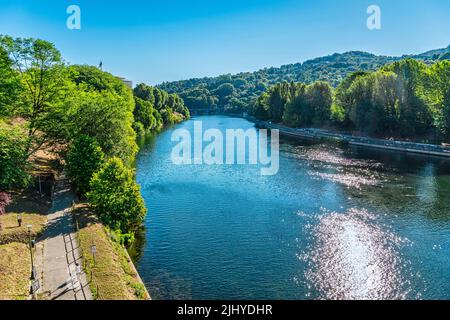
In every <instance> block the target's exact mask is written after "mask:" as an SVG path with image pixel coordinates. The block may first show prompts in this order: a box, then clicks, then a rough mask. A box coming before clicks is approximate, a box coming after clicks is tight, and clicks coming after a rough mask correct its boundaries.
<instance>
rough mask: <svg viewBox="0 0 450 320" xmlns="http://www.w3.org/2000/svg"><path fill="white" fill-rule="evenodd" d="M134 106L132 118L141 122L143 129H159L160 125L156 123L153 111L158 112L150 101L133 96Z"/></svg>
mask: <svg viewBox="0 0 450 320" xmlns="http://www.w3.org/2000/svg"><path fill="white" fill-rule="evenodd" d="M135 101H136V107H135V108H134V112H133V114H134V120H135V121H137V122H140V123H142V125H143V126H144V129H145V130H154V129H159V128H160V127H161V125H162V122H161V123H158V121H157V120H156V118H155V113H156V112H158V111H157V110H156V109H155V108H153V105H152V104H151V102H150V101H147V100H143V99H141V98H139V97H135Z"/></svg>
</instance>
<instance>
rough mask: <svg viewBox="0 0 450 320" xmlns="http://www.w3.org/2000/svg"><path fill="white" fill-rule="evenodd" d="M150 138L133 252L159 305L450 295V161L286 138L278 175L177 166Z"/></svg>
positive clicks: (225, 123) (207, 123)
mask: <svg viewBox="0 0 450 320" xmlns="http://www.w3.org/2000/svg"><path fill="white" fill-rule="evenodd" d="M194 120H197V121H198V120H201V121H202V122H203V127H204V128H205V129H207V128H217V129H220V130H222V131H224V130H225V129H227V128H242V129H248V128H251V127H253V124H252V123H250V122H248V121H246V120H243V119H238V118H231V117H223V116H205V117H198V118H194V119H192V120H190V121H186V122H184V123H182V124H179V125H178V126H176V127H174V128H171V129H168V130H166V131H163V132H162V133H160V134H158V135H156V136H151V137H148V138H147V139H146V141H145V143H144V142H142V148H141V152H140V154H139V157H138V160H137V181H138V183H139V184H140V185H141V188H142V190H141V191H142V194H143V197H144V199H145V201H146V205H147V208H148V215H147V218H146V221H145V226H146V227H145V230H144V231H143V235H142V239H140V243H139V246H140V248H139V250H138V253H137V254H136V255H135V259H136V264H137V268H138V270H139V273H140V274H141V276H142V278H143V280H144V282H145V284H146V286H147V288H148V289H149V292H150V294H151V295H152V297H153V299H450V161H445V160H443V159H439V158H428V157H423V156H412V155H405V154H398V153H392V152H381V151H377V150H375V151H374V150H368V149H358V148H355V147H343V146H338V145H334V144H324V143H311V142H307V141H303V142H302V141H289V140H281V145H280V169H279V173H278V174H277V175H274V176H262V175H261V174H260V167H259V165H213V166H209V165H182V166H179V165H175V164H173V163H172V161H171V159H170V155H171V152H172V148H173V147H174V146H175V145H176V143H175V142H172V141H171V135H172V132H173V130H175V129H178V128H183V129H187V130H189V131H191V132H192V131H193V128H194V125H193V123H194V122H193V121H194Z"/></svg>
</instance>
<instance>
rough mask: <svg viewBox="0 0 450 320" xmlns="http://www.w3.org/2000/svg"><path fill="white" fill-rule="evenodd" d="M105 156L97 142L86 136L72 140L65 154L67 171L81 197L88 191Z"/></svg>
mask: <svg viewBox="0 0 450 320" xmlns="http://www.w3.org/2000/svg"><path fill="white" fill-rule="evenodd" d="M104 157H105V155H104V153H103V151H102V149H101V148H100V146H99V145H98V143H97V141H96V140H95V139H94V138H92V137H90V136H87V135H80V136H79V137H77V138H76V139H74V140H73V141H72V143H71V146H70V148H69V152H68V154H67V171H68V174H69V177H70V179H71V180H72V181H73V183H74V184H75V187H76V188H77V191H78V193H80V194H81V195H84V194H86V193H87V192H88V191H89V183H90V181H91V179H92V176H93V175H94V173H95V172H97V171H98V170H99V169H100V167H101V165H102V163H103V159H104Z"/></svg>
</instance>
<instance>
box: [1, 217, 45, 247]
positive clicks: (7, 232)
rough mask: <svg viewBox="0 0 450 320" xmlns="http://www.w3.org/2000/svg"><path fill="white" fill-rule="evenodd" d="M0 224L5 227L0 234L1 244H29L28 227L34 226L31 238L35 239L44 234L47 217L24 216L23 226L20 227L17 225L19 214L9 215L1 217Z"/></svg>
mask: <svg viewBox="0 0 450 320" xmlns="http://www.w3.org/2000/svg"><path fill="white" fill-rule="evenodd" d="M0 222H1V223H2V225H3V230H2V231H1V232H0V244H6V243H11V242H21V243H28V241H29V235H28V229H27V225H32V226H33V228H32V232H31V236H32V238H33V239H35V238H36V237H37V236H38V235H39V234H41V233H42V231H43V229H44V227H45V224H46V222H47V217H45V216H43V215H39V214H29V213H23V214H22V226H21V227H19V225H18V223H17V214H16V213H8V214H6V215H4V216H0Z"/></svg>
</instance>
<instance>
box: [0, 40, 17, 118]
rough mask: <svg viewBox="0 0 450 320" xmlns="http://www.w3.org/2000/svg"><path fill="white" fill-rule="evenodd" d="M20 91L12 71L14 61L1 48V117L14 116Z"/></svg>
mask: <svg viewBox="0 0 450 320" xmlns="http://www.w3.org/2000/svg"><path fill="white" fill-rule="evenodd" d="M20 89H21V87H20V82H19V81H18V78H17V76H16V74H15V72H14V70H13V69H12V61H11V59H10V58H9V56H8V53H7V52H6V51H5V50H4V48H3V47H1V46H0V117H2V116H8V115H11V114H12V112H13V110H14V108H13V106H14V105H15V103H16V102H17V101H16V100H17V98H16V97H17V96H18V95H19V90H20Z"/></svg>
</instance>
